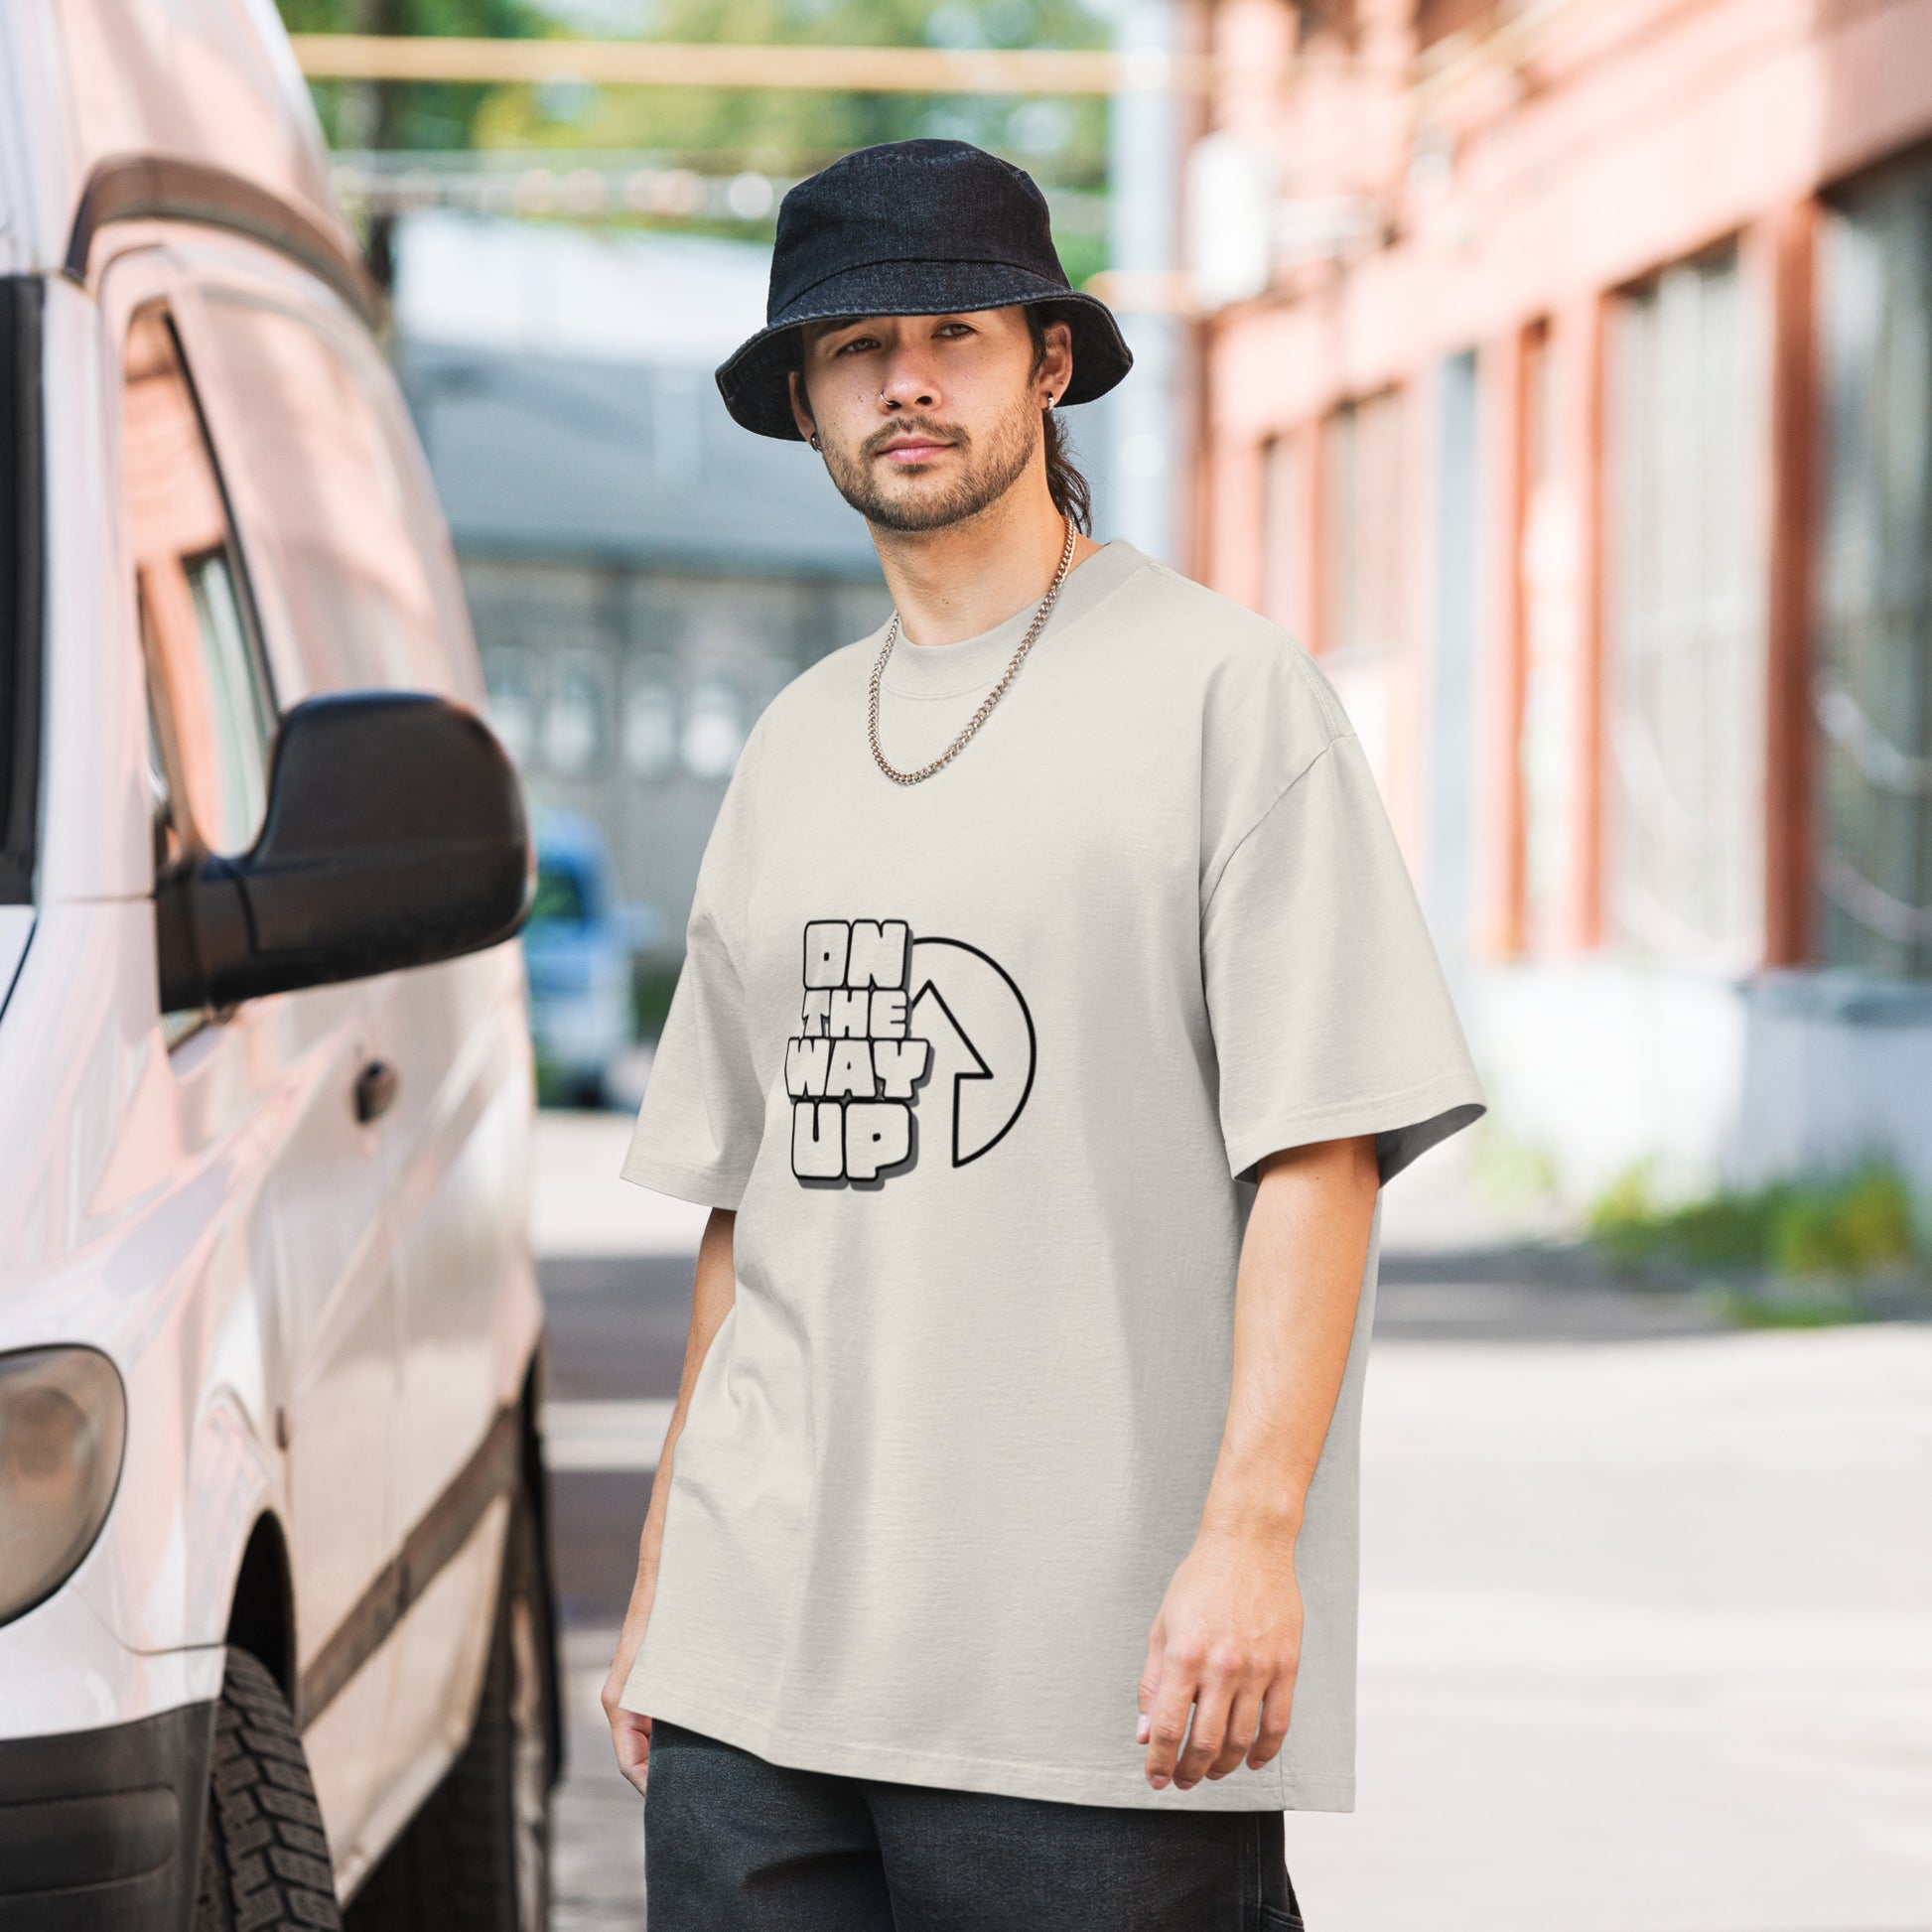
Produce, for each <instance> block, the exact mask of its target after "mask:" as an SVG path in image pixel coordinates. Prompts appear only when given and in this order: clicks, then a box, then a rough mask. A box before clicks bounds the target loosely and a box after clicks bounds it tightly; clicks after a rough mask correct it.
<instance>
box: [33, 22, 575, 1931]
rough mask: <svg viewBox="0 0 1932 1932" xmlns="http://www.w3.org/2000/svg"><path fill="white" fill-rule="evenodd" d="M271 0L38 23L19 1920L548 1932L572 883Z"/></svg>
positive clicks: (50, 1924)
mask: <svg viewBox="0 0 1932 1932" xmlns="http://www.w3.org/2000/svg"><path fill="white" fill-rule="evenodd" d="M376 314H377V310H376V304H375V302H374V300H373V298H372V294H371V291H370V289H369V286H368V284H367V282H366V281H365V279H364V276H363V273H362V270H361V268H360V266H359V264H358V258H357V255H356V252H355V249H354V246H353V243H352V240H351V237H350V235H349V233H348V231H347V229H346V227H345V224H344V222H343V220H342V218H341V216H340V214H339V213H338V211H337V209H336V208H335V207H334V205H333V203H332V201H331V198H330V192H329V186H328V177H327V172H326V165H325V157H324V152H323V146H322V141H321V137H320V133H319V130H318V128H317V126H316V123H315V120H314V116H313V114H312V112H311V109H310V106H309V102H308V97H307V94H306V92H305V90H304V87H303V83H302V80H301V78H300V76H299V74H298V73H297V72H296V69H295V66H294V62H293V60H292V58H291V55H290V51H289V47H288V43H287V41H286V39H285V38H284V37H283V35H282V30H281V28H280V26H279V24H278V23H277V21H276V17H275V14H274V10H273V8H272V6H271V5H270V4H269V0H6V3H5V5H4V6H3V7H0V1926H4V1927H5V1928H7V1932H54V1929H55V1928H80V1927H85V1928H89V1932H115V1929H116V1928H128V1932H174V1929H175V1928H190V1927H192V1928H194V1932H229V1929H230V1928H241V1927H256V1926H277V1927H279V1926H295V1925H301V1926H304V1927H315V1926H327V1925H333V1924H336V1923H337V1922H338V1912H339V1908H340V1907H341V1906H342V1905H346V1906H347V1907H348V1913H347V1922H348V1923H349V1924H351V1925H362V1926H365V1927H368V1928H376V1927H404V1926H407V1927H409V1928H411V1929H412V1932H424V1929H427V1928H435V1927H462V1928H470V1927H489V1928H503V1932H527V1928H531V1927H535V1926H539V1925H541V1924H542V1923H543V1922H544V1916H545V1911H544V1881H545V1863H546V1852H547V1843H548V1839H547V1832H548V1823H547V1820H548V1798H549V1791H550V1787H551V1785H552V1783H553V1781H554V1778H555V1775H556V1770H557V1765H558V1759H559V1755H560V1752H559V1738H558V1713H557V1700H556V1695H555V1690H556V1669H555V1656H554V1640H553V1633H552V1619H551V1614H550V1601H551V1598H550V1590H549V1584H548V1576H547V1557H546V1554H545V1552H546V1549H547V1543H546V1539H545V1534H544V1521H543V1486H542V1469H541V1462H540V1456H539V1445H538V1440H537V1433H536V1409H535V1404H536V1400H537V1391H536V1383H537V1379H538V1369H539V1364H540V1359H541V1352H542V1350H541V1340H542V1332H543V1329H542V1311H541V1305H540V1303H539V1300H538V1294H537V1286H536V1279H535V1270H534V1266H533V1263H532V1259H531V1255H530V1250H529V1243H528V1235H527V1225H526V1218H527V1217H526V1205H527V1194H528V1179H527V1175H528V1159H527V1156H528V1147H529V1137H530V1132H531V1120H532V1068H531V1052H530V1044H529V1035H528V1028H527V1017H526V989H525V982H524V972H523V964H522V959H521V952H520V948H519V946H518V945H517V944H516V943H515V941H514V939H513V936H512V935H514V934H515V932H516V931H517V929H518V927H519V926H520V924H521V923H522V921H523V919H524V918H525V916H526V914H527V911H528V908H529V903H530V896H531V892H532V890H533V885H534V859H533V856H532V852H531V846H530V840H529V836H528V832H527V828H526V822H525V815H524V808H523V802H522V799H521V796H520V793H519V790H518V786H517V781H516V778H515V774H514V772H513V770H512V768H511V767H510V765H509V763H508V761H507V760H506V759H505V757H504V755H503V753H502V751H501V749H500V747H499V746H498V744H497V742H496V740H495V739H494V738H493V737H492V736H491V734H490V733H489V731H488V730H487V729H486V727H485V726H484V725H483V723H482V722H481V713H482V710H483V680H482V675H481V671H480V668H479V663H478V658H477V652H476V646H475V643H474V640H473V638H472V636H471V632H470V628H469V623H468V620H467V617H466V614H465V610H464V604H463V598H462V594H461V591H460V588H459V584H458V580H457V575H456V570H455V566H454V562H453V559H452V555H451V551H450V545H449V540H448V535H447V532H446V530H445V527H444V525H443V522H442V519H441V516H440V514H439V512H438V509H437V506H436V503H435V500H434V497H433V494H432V491H431V488H430V484H429V482H428V476H427V471H426V467H425V465H424V463H423V460H422V455H421V451H420V450H419V448H418V447H417V445H416V442H415V440H414V437H413V435H412V432H411V429H410V426H409V422H408V419H407V417H406V416H405V414H404V411H403V408H402V405H401V402H400V400H399V398H398V395H397V391H396V388H395V385H394V384H393V382H392V381H391V379H390V375H389V372H388V369H387V367H386V365H385V363H384V361H383V358H382V355H381V354H380V352H379V351H378V349H377V346H376V345H375V342H374V340H373V338H372V336H371V333H370V332H371V326H372V324H373V323H374V322H375V319H376Z"/></svg>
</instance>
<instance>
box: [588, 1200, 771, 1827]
mask: <svg viewBox="0 0 1932 1932" xmlns="http://www.w3.org/2000/svg"><path fill="white" fill-rule="evenodd" d="M737 1218H738V1217H737V1216H736V1214H734V1213H733V1212H732V1210H731V1209H729V1208H725V1207H714V1208H713V1209H712V1210H711V1218H710V1219H709V1220H708V1221H707V1222H706V1223H705V1230H704V1239H703V1240H702V1241H700V1242H699V1244H698V1270H697V1275H696V1278H695V1279H694V1280H693V1282H692V1286H691V1326H690V1329H689V1331H688V1332H687V1334H686V1336H685V1340H684V1368H683V1371H682V1372H681V1373H680V1375H679V1377H678V1389H677V1403H676V1406H675V1407H674V1408H673V1409H672V1411H671V1421H670V1426H669V1427H668V1428H667V1429H666V1430H665V1432H664V1448H663V1451H662V1453H661V1454H660V1456H659V1458H658V1464H657V1474H656V1476H655V1477H654V1478H653V1479H652V1481H651V1486H650V1507H649V1509H647V1510H646V1511H645V1512H644V1533H643V1535H642V1537H641V1538H640V1539H639V1541H638V1545H637V1581H636V1583H635V1585H634V1586H633V1587H632V1588H631V1591H630V1607H629V1608H628V1609H627V1610H626V1611H625V1612H624V1618H623V1628H622V1629H621V1631H620V1632H619V1633H618V1652H617V1655H616V1657H615V1658H613V1659H612V1663H611V1674H610V1675H609V1676H608V1677H607V1678H606V1679H605V1680H604V1693H603V1703H604V1715H605V1716H606V1717H607V1718H608V1719H609V1720H610V1723H611V1741H612V1743H613V1745H614V1746H615V1747H616V1749H617V1753H618V1765H619V1768H620V1769H621V1771H622V1772H623V1774H624V1776H625V1777H626V1778H628V1779H629V1780H630V1782H631V1783H632V1784H634V1785H635V1786H636V1787H637V1789H638V1790H639V1791H641V1790H642V1789H643V1788H644V1778H645V1776H646V1774H647V1772H648V1770H649V1767H650V1720H649V1718H647V1717H643V1716H640V1715H639V1714H638V1713H636V1712H634V1711H625V1710H624V1709H623V1708H622V1707H621V1705H620V1704H619V1702H618V1700H619V1699H620V1698H621V1697H622V1696H623V1687H624V1682H625V1680H626V1679H627V1678H628V1677H629V1675H630V1666H631V1664H632V1662H633V1661H634V1660H635V1658H636V1655H637V1646H638V1644H639V1643H641V1642H642V1641H643V1635H644V1625H645V1624H646V1623H648V1622H649V1621H650V1605H651V1598H652V1596H653V1595H655V1593H656V1590H657V1557H658V1552H659V1550H660V1549H661V1548H662V1546H663V1541H664V1511H665V1509H666V1508H667V1507H668V1506H669V1503H670V1496H671V1456H672V1454H673V1452H674V1451H675V1449H676V1448H677V1439H678V1437H679V1436H680V1435H681V1434H682V1433H683V1431H684V1418H685V1414H686V1412H687V1411H688V1410H689V1408H690V1406H691V1391H692V1390H693V1389H694V1388H695V1387H696V1386H697V1380H698V1370H699V1369H700V1368H701V1367H702V1366H703V1365H704V1358H705V1354H706V1351H707V1350H708V1349H709V1348H710V1347H711V1341H712V1337H713V1336H714V1335H716V1334H717V1332H718V1329H719V1326H720V1324H721V1323H722V1322H723V1321H724V1318H725V1316H726V1315H727V1314H728V1313H729V1312H730V1311H731V1306H732V1302H733V1299H734V1298H735V1296H736V1295H737V1292H738V1278H737V1275H736V1273H735V1271H734V1268H733V1264H732V1228H733V1226H734V1224H735V1223H736V1221H737Z"/></svg>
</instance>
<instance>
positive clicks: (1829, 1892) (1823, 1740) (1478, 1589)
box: [537, 1114, 1932, 1932]
mask: <svg viewBox="0 0 1932 1932" xmlns="http://www.w3.org/2000/svg"><path fill="white" fill-rule="evenodd" d="M628 1132H629V1120H628V1118H627V1117H626V1116H624V1115H621V1114H609V1115H590V1114H584V1115H568V1114H550V1115H545V1116H544V1117H543V1119H542V1124H541V1127H540V1131H539V1136H538V1163H539V1175H538V1189H537V1193H538V1199H537V1229H538V1243H539V1248H540V1251H541V1253H542V1255H543V1274H544V1287H545V1292H546V1295H547V1298H548V1301H549V1307H550V1319H551V1328H552V1343H553V1377H552V1398H553V1403H554V1407H553V1409H552V1412H551V1418H550V1431H551V1441H552V1461H553V1465H554V1466H555V1469H556V1475H555V1494H556V1504H557V1518H558V1520H557V1543H558V1558H559V1565H560V1571H561V1577H560V1589H561V1594H562V1599H563V1613H564V1618H565V1630H566V1637H565V1653H566V1665H567V1669H568V1672H569V1677H570V1684H569V1699H570V1716H571V1732H570V1742H571V1761H570V1768H569V1777H568V1782H567V1784H566V1786H565V1788H564V1790H563V1793H562V1799H563V1803H562V1808H561V1812H560V1817H559V1844H558V1848H557V1879H558V1894H557V1905H556V1915H555V1924H556V1926H557V1928H558V1932H616V1929H617V1928H640V1927H642V1926H643V1924H644V1912H643V1883H642V1874H643V1847H642V1831H641V1812H642V1801H641V1800H640V1799H638V1798H637V1797H636V1796H635V1794H633V1793H632V1792H631V1791H630V1789H629V1787H628V1786H627V1785H625V1784H624V1783H623V1781H622V1780H621V1777H620V1776H619V1774H618V1772H617V1769H616V1765H615V1762H614V1761H613V1759H612V1756H611V1751H610V1743H609V1738H608V1734H607V1733H606V1731H605V1728H604V1724H603V1714H602V1712H601V1711H600V1710H599V1708H598V1703H597V1693H598V1690H599V1687H600V1686H601V1684H602V1682H603V1679H604V1674H605V1670H606V1668H607V1667H608V1664H609V1661H610V1656H611V1650H612V1646H613V1642H614V1640H615V1635H616V1626H617V1623H618V1619H619V1617H620V1616H621V1612H622V1606H623V1601H624V1597H625V1594H626V1592H627V1589H628V1586H629V1580H630V1575H631V1570H632V1567H633V1564H634V1558H635V1549H636V1538H637V1531H638V1528H639V1526H640V1524H641V1522H642V1518H643V1512H644V1507H645V1504H646V1502H647V1500H648V1497H649V1482H650V1474H649V1471H650V1467H651V1465H652V1464H653V1463H654V1461H655V1458H656V1451H657V1447H658V1445H659V1444H660V1443H661V1440H662V1437H663V1432H664V1426H665V1423H666V1421H667V1420H668V1418H669V1413H670V1403H671V1399H672V1398H673V1397H674V1396H675V1394H676V1390H677V1378H678V1369H679V1364H680V1361H681V1359H682V1353H683V1338H684V1324H685V1315H686V1310H687V1308H688V1303H689V1294H690V1275H691V1266H692V1258H693V1255H694V1253H695V1249H696V1242H697V1235H698V1230H699V1228H700V1227H701V1226H702V1223H703V1218H704V1217H703V1213H702V1211H701V1210H696V1209H691V1208H687V1207H685V1206H684V1205H683V1204H681V1203H678V1202H672V1201H664V1200H662V1199H660V1198H658V1197H655V1196H651V1195H647V1194H645V1193H644V1192H643V1191H642V1190H641V1189H639V1188H636V1187H633V1186H630V1185H629V1184H628V1183H626V1182H624V1181H622V1180H621V1179H619V1178H618V1174H617V1170H618V1166H619V1163H620V1161H621V1158H622V1154H623V1148H624V1143H625V1140H626V1138H627V1136H628ZM1453 1147H1454V1144H1453V1143H1450V1144H1449V1147H1448V1148H1445V1149H1443V1150H1441V1151H1440V1152H1439V1153H1438V1154H1436V1155H1431V1156H1425V1157H1424V1159H1423V1160H1422V1161H1421V1162H1419V1163H1418V1164H1417V1166H1416V1168H1415V1169H1414V1170H1412V1172H1411V1173H1410V1174H1408V1175H1404V1176H1402V1177H1401V1178H1400V1179H1398V1180H1397V1181H1396V1182H1395V1183H1394V1184H1393V1185H1392V1187H1391V1189H1390V1194H1389V1200H1388V1204H1387V1208H1386V1210H1385V1242H1386V1251H1385V1259H1384V1265H1383V1273H1382V1290H1381V1295H1380V1298H1379V1301H1378V1305H1377V1320H1376V1336H1377V1339H1376V1349H1375V1355H1374V1358H1373V1360H1372V1362H1371V1364H1370V1373H1369V1376H1368V1380H1367V1384H1366V1397H1365V1412H1364V1424H1363V1452H1364V1468H1363V1478H1362V1524H1363V1549H1362V1632H1361V1704H1360V1734H1359V1746H1358V1753H1357V1769H1358V1775H1359V1782H1360V1789H1359V1793H1358V1798H1357V1810H1356V1811H1355V1812H1353V1813H1352V1814H1333V1813H1295V1814H1291V1816H1290V1818H1289V1824H1288V1848H1289V1863H1290V1869H1291V1871H1292V1872H1293V1874H1294V1879H1295V1885H1296V1889H1297V1891H1298V1893H1299V1894H1300V1896H1301V1899H1302V1902H1303V1906H1304V1909H1305V1911H1306V1912H1307V1914H1308V1918H1309V1923H1310V1925H1311V1928H1313V1932H1932V1325H1925V1324H1908V1323H1901V1322H1885V1323H1871V1324H1866V1325H1862V1326H1853V1327H1842V1328H1830V1329H1817V1330H1797V1331H1784V1332H1767V1333H1734V1332H1728V1331H1718V1330H1715V1329H1714V1328H1713V1327H1712V1324H1711V1323H1710V1321H1709V1320H1708V1319H1707V1318H1706V1317H1704V1316H1703V1315H1702V1314H1701V1313H1699V1312H1698V1311H1696V1309H1695V1308H1693V1307H1692V1306H1690V1305H1689V1304H1687V1303H1685V1302H1683V1301H1680V1300H1678V1299H1676V1298H1666V1297H1660V1296H1653V1295H1645V1294H1642V1293H1638V1292H1633V1291H1630V1290H1625V1289H1621V1288H1617V1287H1615V1286H1613V1285H1611V1284H1607V1283H1604V1282H1601V1281H1598V1280H1596V1279H1594V1278H1593V1277H1591V1276H1590V1275H1589V1274H1588V1273H1587V1271H1581V1270H1572V1271H1568V1272H1569V1273H1572V1274H1574V1275H1575V1279H1567V1278H1565V1276H1566V1271H1563V1270H1560V1269H1559V1270H1554V1271H1553V1270H1551V1269H1548V1268H1545V1269H1543V1270H1542V1271H1541V1272H1540V1273H1539V1272H1538V1270H1537V1269H1535V1268H1534V1267H1531V1266H1526V1264H1525V1263H1524V1262H1523V1261H1522V1260H1521V1259H1520V1258H1519V1257H1518V1256H1516V1255H1512V1254H1510V1253H1508V1252H1506V1251H1504V1250H1502V1249H1500V1248H1498V1249H1495V1250H1493V1251H1492V1252H1489V1253H1486V1254H1485V1253H1484V1252H1482V1251H1481V1250H1479V1249H1476V1250H1473V1251H1472V1250H1470V1249H1469V1247H1468V1245H1467V1244H1468V1243H1469V1241H1470V1239H1471V1238H1472V1235H1476V1234H1479V1233H1480V1230H1479V1229H1472V1228H1471V1227H1470V1226H1468V1225H1466V1224H1465V1222H1466V1215H1464V1219H1463V1220H1462V1221H1457V1220H1455V1218H1454V1217H1455V1216H1456V1215H1458V1214H1461V1213H1463V1203H1462V1202H1461V1190H1459V1188H1458V1185H1457V1181H1456V1175H1455V1173H1454V1170H1453V1169H1452V1168H1449V1167H1447V1166H1445V1165H1443V1164H1444V1163H1445V1161H1446V1160H1447V1157H1449V1154H1450V1153H1451V1151H1452V1149H1453ZM1432 1164H1433V1165H1432ZM1449 1226H1452V1231H1453V1232H1452V1238H1453V1239H1454V1241H1455V1243H1456V1246H1457V1248H1458V1252H1457V1253H1455V1254H1454V1255H1452V1256H1449V1255H1445V1256H1442V1257H1439V1258H1437V1259H1431V1258H1429V1256H1428V1253H1427V1249H1428V1247H1429V1245H1430V1244H1431V1243H1432V1242H1433V1241H1435V1240H1438V1239H1440V1238H1441V1237H1442V1231H1443V1229H1444V1228H1445V1227H1449ZM1553 1274H1554V1275H1555V1277H1556V1278H1555V1279H1552V1275H1553ZM1041 1932H1050V1928H1042V1929H1041Z"/></svg>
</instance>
